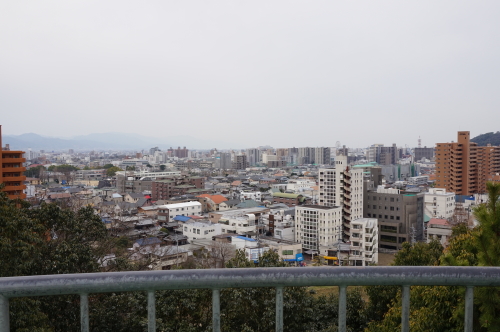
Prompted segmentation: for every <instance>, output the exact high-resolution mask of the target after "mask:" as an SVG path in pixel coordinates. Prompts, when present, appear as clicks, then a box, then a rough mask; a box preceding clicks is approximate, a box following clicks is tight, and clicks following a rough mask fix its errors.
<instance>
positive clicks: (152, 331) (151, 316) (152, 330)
mask: <svg viewBox="0 0 500 332" xmlns="http://www.w3.org/2000/svg"><path fill="white" fill-rule="evenodd" d="M148 332H156V299H155V291H148Z"/></svg>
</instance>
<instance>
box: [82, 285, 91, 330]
mask: <svg viewBox="0 0 500 332" xmlns="http://www.w3.org/2000/svg"><path fill="white" fill-rule="evenodd" d="M80 329H81V331H82V332H89V330H90V326H89V295H88V294H80Z"/></svg>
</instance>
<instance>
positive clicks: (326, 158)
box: [314, 147, 331, 165]
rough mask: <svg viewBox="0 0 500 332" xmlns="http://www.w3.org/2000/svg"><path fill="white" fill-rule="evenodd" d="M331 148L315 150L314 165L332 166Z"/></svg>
mask: <svg viewBox="0 0 500 332" xmlns="http://www.w3.org/2000/svg"><path fill="white" fill-rule="evenodd" d="M330 152H331V151H330V148H324V147H321V148H315V149H314V163H315V164H317V165H330Z"/></svg>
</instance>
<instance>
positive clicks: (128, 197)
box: [123, 193, 145, 203]
mask: <svg viewBox="0 0 500 332" xmlns="http://www.w3.org/2000/svg"><path fill="white" fill-rule="evenodd" d="M140 199H145V197H144V194H141V193H126V194H125V196H124V197H123V200H124V201H125V202H129V203H137V202H138V201H139V200H140Z"/></svg>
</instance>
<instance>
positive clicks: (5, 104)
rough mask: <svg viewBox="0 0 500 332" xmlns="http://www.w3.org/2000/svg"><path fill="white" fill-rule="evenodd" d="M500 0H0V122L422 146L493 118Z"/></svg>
mask: <svg viewBox="0 0 500 332" xmlns="http://www.w3.org/2000/svg"><path fill="white" fill-rule="evenodd" d="M499 17H500V2H499V1H498V0H496V1H456V0H453V1H434V0H433V1H413V2H411V3H410V2H408V1H400V0H398V1H359V0H357V1H332V0H328V1H305V0H304V1H291V0H286V1H273V0H270V1H234V0H232V1H206V0H203V1H165V0H162V1H123V0H120V1H89V0H84V1H49V0H43V1H22V0H19V1H2V3H1V4H0V124H2V125H3V133H4V134H22V133H28V132H34V133H38V134H42V135H46V136H57V137H70V136H73V135H85V134H89V133H100V132H130V133H137V134H142V135H147V136H157V137H168V136H173V135H189V136H193V137H200V138H206V139H213V140H230V141H231V142H232V144H231V146H233V147H236V146H238V145H239V146H240V147H250V146H258V145H265V144H269V145H271V146H274V147H288V146H334V145H335V143H336V142H337V141H340V142H341V143H342V144H345V145H347V146H349V147H364V146H368V145H370V144H373V143H385V144H391V143H393V142H394V143H397V144H398V145H404V144H409V145H410V146H416V145H417V139H418V137H419V135H420V136H421V137H422V144H423V145H427V146H431V145H433V144H434V143H436V142H449V141H452V140H456V132H457V131H458V130H470V131H471V135H472V136H473V137H474V136H477V135H479V134H481V133H485V132H489V131H498V130H500V121H499V119H500V112H499V109H500V107H499V106H500V61H499V59H500V19H499Z"/></svg>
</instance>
